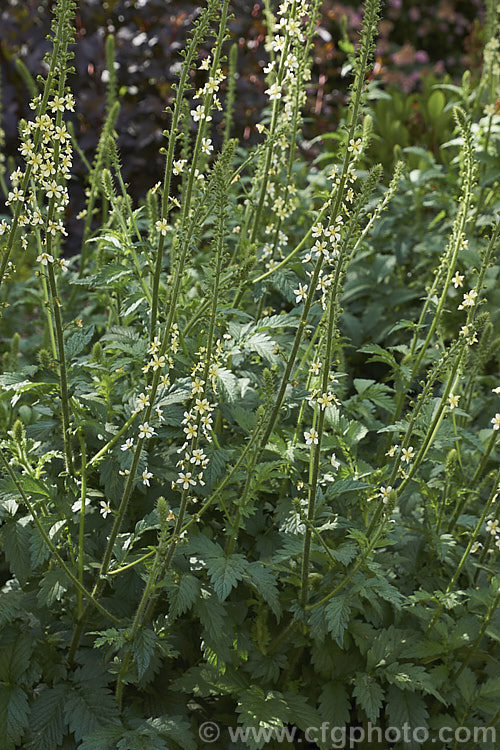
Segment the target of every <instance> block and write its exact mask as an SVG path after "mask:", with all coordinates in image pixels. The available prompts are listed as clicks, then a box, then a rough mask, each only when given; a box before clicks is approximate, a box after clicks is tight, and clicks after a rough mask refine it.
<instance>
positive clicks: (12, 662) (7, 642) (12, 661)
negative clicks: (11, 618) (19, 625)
mask: <svg viewBox="0 0 500 750" xmlns="http://www.w3.org/2000/svg"><path fill="white" fill-rule="evenodd" d="M34 648H35V639H34V638H33V636H32V635H31V634H30V633H29V632H28V633H19V632H18V631H17V630H16V629H15V627H14V626H11V627H10V628H7V629H6V630H4V632H3V633H2V641H1V648H0V680H1V681H4V682H10V683H16V682H19V681H20V679H21V677H22V675H23V674H24V672H26V670H27V669H28V667H29V666H30V661H31V655H32V653H33V650H34Z"/></svg>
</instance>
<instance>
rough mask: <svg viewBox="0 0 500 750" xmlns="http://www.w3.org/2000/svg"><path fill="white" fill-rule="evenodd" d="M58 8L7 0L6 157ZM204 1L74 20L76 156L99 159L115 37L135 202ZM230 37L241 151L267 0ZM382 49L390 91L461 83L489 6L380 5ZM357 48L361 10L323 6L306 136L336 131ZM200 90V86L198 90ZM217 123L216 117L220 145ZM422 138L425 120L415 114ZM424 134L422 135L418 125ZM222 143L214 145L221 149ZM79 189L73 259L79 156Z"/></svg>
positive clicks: (87, 2)
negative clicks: (436, 80) (429, 81)
mask: <svg viewBox="0 0 500 750" xmlns="http://www.w3.org/2000/svg"><path fill="white" fill-rule="evenodd" d="M53 5H54V2H53V1H52V0H22V2H21V1H20V0H3V1H2V6H1V7H2V10H1V13H0V22H1V24H2V35H1V45H0V62H1V77H2V78H1V80H2V110H3V111H2V123H1V126H2V127H3V129H4V130H5V139H6V149H5V150H6V153H7V155H10V156H11V157H12V156H14V157H15V158H16V159H18V154H17V146H18V139H17V126H18V122H19V119H20V118H21V117H30V116H32V115H33V113H32V111H31V110H30V109H29V107H28V101H29V94H28V91H27V89H26V86H25V84H24V83H23V81H22V79H21V77H20V76H19V73H18V71H17V70H16V67H15V60H16V58H17V57H20V58H21V59H22V60H23V61H24V63H25V64H26V66H27V67H28V69H29V70H30V72H31V73H32V74H33V75H37V74H39V73H43V72H44V67H43V64H42V59H43V56H44V54H45V52H46V51H47V49H48V48H49V43H48V42H47V41H46V35H47V33H48V32H49V29H50V22H51V18H52V14H51V12H50V11H51V8H52V6H53ZM198 5H199V4H198V3H195V2H188V1H183V0H108V1H107V2H102V0H83V1H82V2H80V3H79V8H78V12H77V16H76V27H77V45H76V47H75V50H74V51H75V59H74V61H73V62H74V65H75V68H76V75H74V76H72V77H71V78H70V84H71V87H72V90H73V92H74V94H75V98H76V113H75V115H74V126H75V131H76V134H77V137H78V142H79V144H80V147H81V148H82V149H83V151H84V153H85V154H86V156H87V158H88V159H89V161H91V160H92V158H93V155H94V151H95V147H96V143H97V139H98V136H99V133H100V130H101V126H102V121H103V113H104V107H105V88H106V83H105V82H106V74H107V71H106V64H105V38H106V35H107V34H109V33H111V34H114V35H115V46H116V52H115V55H116V72H117V78H118V86H119V92H120V101H121V110H120V116H119V119H118V123H117V128H116V129H117V131H118V135H119V147H120V150H121V154H122V161H123V174H124V177H125V179H126V181H127V182H128V183H129V186H130V193H131V195H132V197H133V198H134V199H135V200H136V201H139V200H140V199H141V198H142V197H143V196H144V195H145V193H146V191H147V189H148V188H149V187H151V185H153V184H154V183H155V182H156V181H157V180H160V179H162V177H163V167H164V161H163V157H162V156H161V155H160V154H159V148H160V147H161V146H162V145H165V139H164V138H163V136H162V131H163V130H164V129H165V128H166V127H168V120H167V116H166V115H165V113H164V109H165V107H166V105H167V104H168V103H169V102H170V101H171V99H172V96H173V91H172V83H174V82H175V81H176V79H177V76H178V72H179V67H180V60H181V58H180V56H179V54H178V51H179V49H181V48H182V47H183V45H184V43H185V40H186V37H187V35H188V33H189V30H190V28H191V26H192V22H193V20H194V18H195V17H196V16H197V14H198V12H199V7H198ZM231 8H232V11H233V14H234V16H235V17H234V19H233V20H232V21H231V22H230V29H231V35H232V39H233V41H234V42H235V43H237V45H238V70H239V78H238V83H237V101H238V106H237V108H236V112H235V119H234V128H233V133H232V135H234V136H236V137H238V138H239V139H240V140H241V141H242V142H243V143H245V142H247V143H251V142H252V141H253V139H254V138H255V129H254V125H255V123H256V122H258V121H259V117H260V113H261V111H262V107H263V106H264V105H265V103H266V97H265V96H264V93H263V90H264V88H265V84H264V76H263V74H262V72H261V70H262V65H263V64H264V63H265V62H266V60H267V55H266V52H265V50H264V36H265V27H264V22H263V13H262V3H261V2H252V0H250V2H246V1H245V0H233V2H232V3H231ZM382 15H383V20H382V21H381V23H380V37H379V40H378V45H377V52H376V64H375V76H376V77H377V78H378V79H379V80H380V81H381V82H382V83H383V84H384V85H385V86H386V87H389V88H390V87H391V86H392V87H397V89H398V90H399V91H403V92H406V93H408V94H409V93H410V92H412V91H418V90H419V88H420V87H421V85H422V81H423V80H425V79H426V77H427V76H428V75H429V74H435V75H439V76H442V75H443V74H445V73H447V74H449V75H450V76H451V77H452V78H458V79H459V78H460V77H461V75H462V73H463V71H464V69H466V68H468V69H471V71H472V72H474V71H475V70H477V69H478V67H479V64H480V59H481V55H480V52H481V24H482V21H483V16H484V3H483V2H482V0H469V1H468V2H464V1H461V0H438V1H437V2H431V1H429V0H424V1H421V2H404V3H403V1H402V0H388V2H386V3H385V6H384V8H383V12H382ZM343 18H345V23H346V28H347V33H348V35H349V36H350V38H352V39H353V40H355V39H356V37H357V32H358V30H359V27H360V23H361V4H360V3H359V2H343V3H339V2H333V1H332V0H325V2H324V3H323V6H322V23H321V29H320V30H319V35H318V37H317V39H316V43H315V48H314V68H313V78H312V82H311V85H310V88H309V91H308V103H307V108H306V112H305V117H306V124H305V128H304V136H305V138H306V139H310V138H312V137H313V136H315V135H318V134H321V133H323V132H326V131H329V130H332V129H334V128H335V126H336V123H337V121H338V116H339V112H340V109H341V106H342V104H343V101H344V97H345V92H346V80H345V79H343V78H342V77H341V75H340V72H341V67H342V64H343V62H345V54H344V53H343V52H342V50H341V49H340V48H339V44H338V43H339V41H340V40H341V39H342V31H341V28H342V23H343V20H342V19H343ZM194 83H195V84H196V81H195V82H194ZM221 119H222V118H221V117H219V119H218V120H217V118H216V116H215V115H214V123H215V125H216V127H215V136H214V138H215V140H217V123H218V122H219V123H220V120H221ZM413 120H414V122H413V126H414V130H415V129H416V134H415V137H416V138H417V140H418V128H419V118H418V112H416V113H414V117H413ZM420 127H421V130H422V132H423V131H424V128H425V127H426V125H425V122H424V121H423V120H422V122H421V125H420ZM216 145H217V144H216ZM73 173H74V180H73V184H72V185H71V198H72V200H71V204H70V207H69V208H68V216H67V217H66V218H67V224H68V226H69V229H70V236H69V238H68V241H67V250H68V251H69V252H76V251H78V250H79V239H78V237H79V235H80V232H81V227H80V225H81V223H82V222H79V221H77V220H76V215H77V213H78V212H79V211H80V210H81V209H82V207H83V205H84V204H83V186H84V175H85V170H84V169H83V166H82V164H81V163H80V160H79V159H78V158H77V157H76V155H75V164H74V170H73Z"/></svg>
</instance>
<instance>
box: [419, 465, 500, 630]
mask: <svg viewBox="0 0 500 750" xmlns="http://www.w3.org/2000/svg"><path fill="white" fill-rule="evenodd" d="M499 479H500V469H499V470H498V471H497V475H496V478H495V482H494V484H493V490H492V492H491V494H490V496H489V498H488V500H487V501H486V504H485V506H484V510H483V512H482V514H481V517H480V519H479V521H478V522H477V524H476V528H475V529H474V531H473V533H472V535H471V537H470V539H469V543H468V544H467V547H466V548H465V551H464V553H463V555H462V558H461V560H460V562H459V564H458V567H457V569H456V571H455V573H454V574H453V576H452V578H451V581H450V582H449V584H448V586H447V588H446V591H445V596H447V595H448V594H449V593H450V592H451V590H452V589H453V587H454V585H455V583H456V582H457V580H458V578H459V577H460V574H461V573H462V570H463V568H464V565H465V563H466V562H467V558H468V557H469V555H470V551H471V549H472V546H473V544H474V542H475V541H476V539H477V538H478V536H479V534H480V532H481V527H482V525H483V523H484V520H485V518H486V516H487V515H488V512H489V509H490V506H491V504H492V503H493V502H494V501H495V497H496V493H497V492H498V481H499ZM443 606H444V604H443V603H442V602H439V604H438V607H437V609H436V611H435V612H434V615H433V616H432V618H431V621H430V623H429V625H428V627H427V633H429V632H430V631H431V630H432V628H433V627H434V624H435V622H436V620H437V619H438V618H439V616H440V614H441V612H442V611H443Z"/></svg>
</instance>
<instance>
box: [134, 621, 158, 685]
mask: <svg viewBox="0 0 500 750" xmlns="http://www.w3.org/2000/svg"><path fill="white" fill-rule="evenodd" d="M156 641H157V638H156V633H155V632H154V630H151V629H150V628H140V629H139V630H138V632H137V633H136V635H135V638H134V641H133V644H132V652H133V655H134V661H135V665H136V668H137V675H138V677H139V679H141V678H142V677H143V675H144V673H145V672H146V670H147V668H148V667H149V664H150V663H151V659H152V658H153V655H154V651H155V646H156Z"/></svg>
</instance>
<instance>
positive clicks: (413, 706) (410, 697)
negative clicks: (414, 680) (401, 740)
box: [386, 685, 429, 750]
mask: <svg viewBox="0 0 500 750" xmlns="http://www.w3.org/2000/svg"><path fill="white" fill-rule="evenodd" d="M386 711H387V713H388V716H389V720H390V724H391V725H392V726H393V727H404V726H405V725H406V726H410V727H427V726H428V724H427V718H428V716H429V713H428V711H427V708H426V707H425V701H424V699H423V698H422V696H421V695H418V694H417V695H416V694H415V693H412V694H410V693H405V692H403V691H402V690H399V688H397V687H396V686H394V685H390V686H389V689H388V691H387V706H386ZM410 738H411V733H410ZM406 747H408V748H409V749H410V750H418V749H419V748H421V747H422V744H421V743H420V742H419V743H415V742H413V740H411V739H410V742H409V743H406V742H405V748H406Z"/></svg>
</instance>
